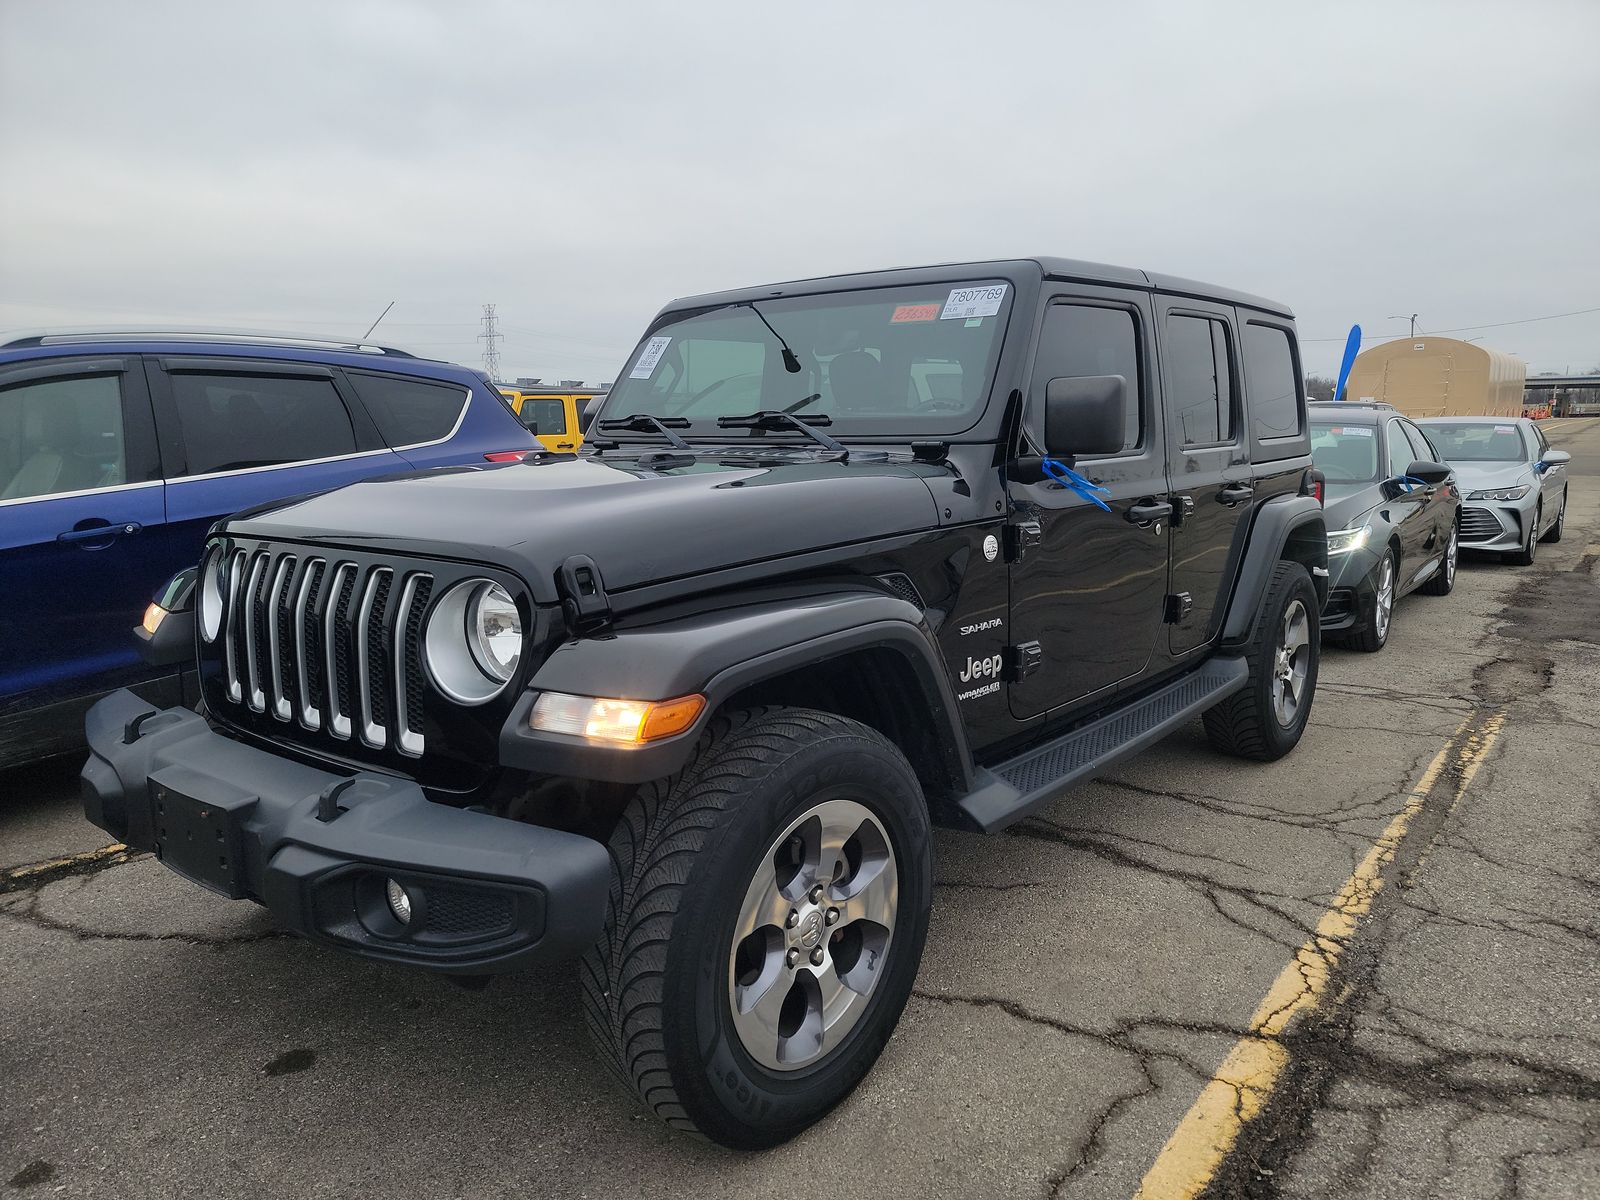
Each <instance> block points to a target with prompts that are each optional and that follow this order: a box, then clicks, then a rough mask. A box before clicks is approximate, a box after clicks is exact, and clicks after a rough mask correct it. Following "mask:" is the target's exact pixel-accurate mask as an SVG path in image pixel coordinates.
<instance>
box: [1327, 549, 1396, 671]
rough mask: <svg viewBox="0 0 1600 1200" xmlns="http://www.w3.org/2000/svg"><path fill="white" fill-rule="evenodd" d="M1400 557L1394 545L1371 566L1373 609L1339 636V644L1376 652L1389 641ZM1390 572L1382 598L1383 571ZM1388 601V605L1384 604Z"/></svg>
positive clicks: (1368, 652) (1372, 652)
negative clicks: (1386, 592)
mask: <svg viewBox="0 0 1600 1200" xmlns="http://www.w3.org/2000/svg"><path fill="white" fill-rule="evenodd" d="M1399 560H1400V556H1399V555H1398V554H1396V553H1395V551H1394V547H1392V546H1391V547H1390V548H1389V550H1388V551H1387V552H1386V553H1385V554H1384V556H1383V557H1382V558H1380V559H1379V560H1378V562H1377V565H1376V566H1374V567H1373V568H1372V611H1370V612H1368V613H1365V614H1363V615H1362V618H1361V624H1360V625H1357V626H1355V627H1354V628H1352V629H1348V630H1346V631H1345V632H1343V633H1341V634H1340V635H1339V644H1340V645H1341V646H1348V647H1349V648H1350V649H1352V650H1359V651H1361V652H1362V653H1363V654H1376V653H1377V652H1378V651H1379V650H1382V649H1383V648H1384V647H1385V646H1387V645H1388V644H1389V632H1390V630H1392V629H1393V628H1394V606H1395V603H1396V594H1397V593H1398V592H1399V590H1400V561H1399ZM1385 568H1387V569H1388V572H1389V587H1388V597H1387V601H1386V600H1385V597H1384V587H1383V572H1384V570H1385ZM1386 604H1387V608H1386V607H1385V605H1386Z"/></svg>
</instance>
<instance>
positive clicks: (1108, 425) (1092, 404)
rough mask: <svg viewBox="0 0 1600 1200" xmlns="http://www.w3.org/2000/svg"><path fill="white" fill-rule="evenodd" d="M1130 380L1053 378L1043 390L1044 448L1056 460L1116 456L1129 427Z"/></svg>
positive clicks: (1085, 376)
mask: <svg viewBox="0 0 1600 1200" xmlns="http://www.w3.org/2000/svg"><path fill="white" fill-rule="evenodd" d="M1127 414H1128V381H1127V380H1126V379H1124V378H1123V377H1122V376H1121V375H1083V376H1078V377H1076V378H1064V379H1052V380H1051V381H1050V382H1049V383H1047V384H1045V389H1044V448H1045V452H1046V453H1047V454H1049V455H1051V456H1052V457H1055V458H1072V457H1074V456H1076V455H1080V454H1115V453H1116V452H1117V451H1119V450H1121V449H1122V440H1123V430H1124V429H1125V428H1126V426H1127Z"/></svg>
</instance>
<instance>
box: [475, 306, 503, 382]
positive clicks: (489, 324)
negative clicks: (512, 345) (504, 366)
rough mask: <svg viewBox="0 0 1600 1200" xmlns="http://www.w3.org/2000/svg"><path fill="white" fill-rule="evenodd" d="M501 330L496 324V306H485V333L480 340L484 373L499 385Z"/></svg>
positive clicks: (479, 336) (480, 335) (481, 334)
mask: <svg viewBox="0 0 1600 1200" xmlns="http://www.w3.org/2000/svg"><path fill="white" fill-rule="evenodd" d="M501 336H502V335H501V333H500V328H499V326H498V325H497V324H496V323H495V315H494V305H492V304H485V305H484V306H483V332H482V333H480V334H479V335H478V340H479V341H481V342H482V343H483V370H484V373H485V374H487V375H488V376H489V378H490V379H493V380H494V381H496V382H497V383H498V382H499V380H500V338H501Z"/></svg>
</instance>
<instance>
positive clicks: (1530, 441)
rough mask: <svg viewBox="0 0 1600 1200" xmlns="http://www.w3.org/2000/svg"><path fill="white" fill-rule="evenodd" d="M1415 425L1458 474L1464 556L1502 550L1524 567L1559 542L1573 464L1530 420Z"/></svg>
mask: <svg viewBox="0 0 1600 1200" xmlns="http://www.w3.org/2000/svg"><path fill="white" fill-rule="evenodd" d="M1417 424H1419V425H1421V426H1422V428H1423V429H1424V430H1425V431H1426V432H1427V435H1428V440H1429V441H1430V442H1432V443H1433V445H1434V448H1435V449H1437V450H1438V451H1439V454H1440V456H1441V457H1442V458H1443V459H1444V460H1445V461H1446V462H1448V463H1449V464H1450V466H1451V467H1452V468H1454V470H1455V473H1456V483H1457V485H1458V486H1459V487H1460V489H1461V496H1462V501H1463V503H1462V507H1461V548H1462V549H1463V550H1498V551H1500V552H1502V553H1503V554H1505V556H1506V557H1507V558H1508V559H1509V560H1510V561H1512V562H1515V563H1521V564H1523V565H1524V566H1525V565H1527V564H1528V563H1531V562H1532V561H1533V556H1534V553H1535V549H1536V547H1537V546H1538V544H1539V543H1540V542H1559V541H1560V540H1561V530H1562V527H1563V525H1565V523H1566V516H1567V463H1568V462H1569V461H1570V460H1571V457H1572V456H1571V455H1570V454H1568V453H1567V452H1566V451H1565V450H1555V449H1552V448H1551V446H1550V443H1549V442H1547V441H1546V440H1545V436H1544V433H1543V431H1541V430H1540V428H1539V426H1538V425H1537V424H1535V423H1534V422H1533V421H1530V420H1528V419H1527V418H1526V417H1428V418H1425V419H1424V420H1421V421H1418V422H1417Z"/></svg>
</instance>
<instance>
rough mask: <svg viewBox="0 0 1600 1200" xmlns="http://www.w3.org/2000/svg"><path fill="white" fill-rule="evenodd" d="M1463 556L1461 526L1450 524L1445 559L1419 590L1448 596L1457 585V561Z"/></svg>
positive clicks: (1433, 594)
mask: <svg viewBox="0 0 1600 1200" xmlns="http://www.w3.org/2000/svg"><path fill="white" fill-rule="evenodd" d="M1460 557H1461V526H1460V524H1459V523H1453V524H1452V525H1451V526H1450V541H1449V542H1448V543H1446V544H1445V548H1444V559H1443V561H1441V562H1440V563H1439V569H1438V570H1437V571H1435V572H1434V573H1433V576H1432V578H1430V579H1429V580H1428V582H1427V583H1425V584H1423V585H1422V587H1421V588H1420V589H1418V590H1420V591H1424V592H1426V593H1427V594H1428V595H1430V596H1448V595H1449V594H1450V593H1451V591H1452V590H1453V589H1454V588H1455V586H1456V561H1457V560H1458V559H1459V558H1460Z"/></svg>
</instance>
